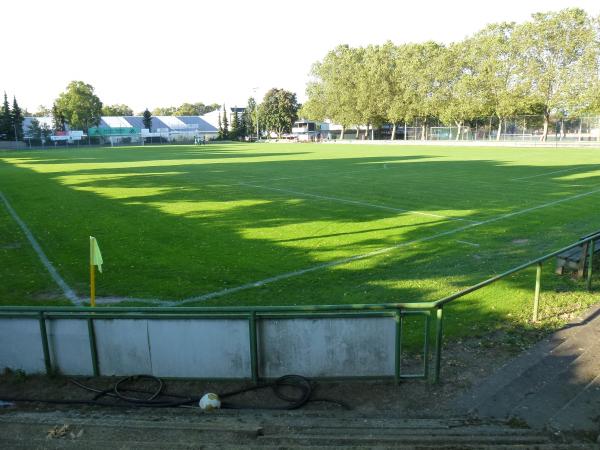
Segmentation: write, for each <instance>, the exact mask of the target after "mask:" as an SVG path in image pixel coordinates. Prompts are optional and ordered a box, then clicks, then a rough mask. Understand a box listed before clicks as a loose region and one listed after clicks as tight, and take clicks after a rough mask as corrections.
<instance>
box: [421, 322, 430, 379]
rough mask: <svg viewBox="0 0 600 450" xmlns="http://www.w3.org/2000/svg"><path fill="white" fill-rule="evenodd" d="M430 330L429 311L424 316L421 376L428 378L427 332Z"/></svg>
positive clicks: (428, 352)
mask: <svg viewBox="0 0 600 450" xmlns="http://www.w3.org/2000/svg"><path fill="white" fill-rule="evenodd" d="M430 331H431V311H429V314H427V315H426V316H425V336H424V339H423V378H424V379H425V380H428V379H429V354H430V353H431V352H430V351H429V333H430Z"/></svg>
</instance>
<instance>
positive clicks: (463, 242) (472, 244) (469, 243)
mask: <svg viewBox="0 0 600 450" xmlns="http://www.w3.org/2000/svg"><path fill="white" fill-rule="evenodd" d="M456 242H460V243H461V244H467V245H471V246H473V247H479V244H475V243H474V242H468V241H459V240H458V239H457V240H456Z"/></svg>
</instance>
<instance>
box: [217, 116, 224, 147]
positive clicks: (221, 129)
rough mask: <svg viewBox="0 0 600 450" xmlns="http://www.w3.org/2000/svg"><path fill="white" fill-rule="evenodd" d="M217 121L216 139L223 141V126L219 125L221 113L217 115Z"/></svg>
mask: <svg viewBox="0 0 600 450" xmlns="http://www.w3.org/2000/svg"><path fill="white" fill-rule="evenodd" d="M217 117H218V119H219V129H218V131H217V139H219V140H221V139H223V124H222V123H221V112H220V111H219V115H218V116H217Z"/></svg>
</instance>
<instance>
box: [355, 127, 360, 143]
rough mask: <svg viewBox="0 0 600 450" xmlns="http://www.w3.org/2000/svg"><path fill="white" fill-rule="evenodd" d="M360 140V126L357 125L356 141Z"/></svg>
mask: <svg viewBox="0 0 600 450" xmlns="http://www.w3.org/2000/svg"><path fill="white" fill-rule="evenodd" d="M359 138H360V126H359V125H356V140H357V141H358V139H359Z"/></svg>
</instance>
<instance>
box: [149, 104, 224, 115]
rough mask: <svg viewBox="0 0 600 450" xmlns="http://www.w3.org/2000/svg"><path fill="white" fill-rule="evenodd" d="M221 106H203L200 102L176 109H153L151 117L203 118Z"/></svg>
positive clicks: (183, 105)
mask: <svg viewBox="0 0 600 450" xmlns="http://www.w3.org/2000/svg"><path fill="white" fill-rule="evenodd" d="M220 107H221V105H219V104H218V103H212V104H210V105H205V104H204V103H202V102H198V103H183V104H181V105H180V106H178V107H175V106H167V107H164V108H154V110H152V115H154V116H203V115H204V114H207V113H209V112H212V111H216V110H217V109H219V108H220Z"/></svg>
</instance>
